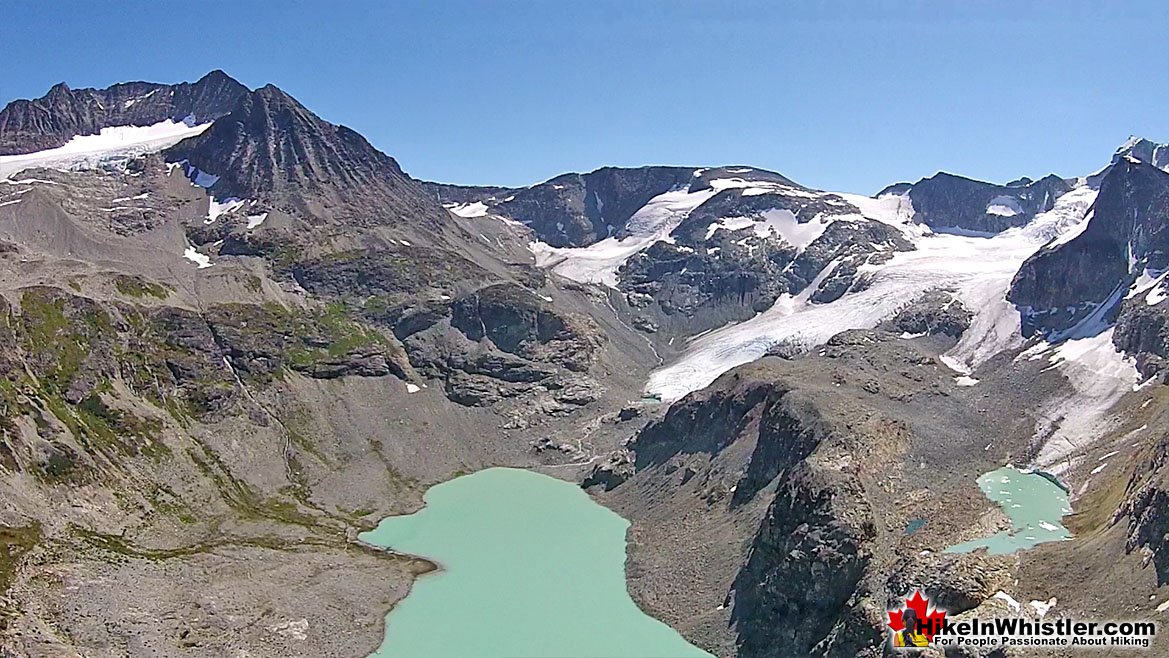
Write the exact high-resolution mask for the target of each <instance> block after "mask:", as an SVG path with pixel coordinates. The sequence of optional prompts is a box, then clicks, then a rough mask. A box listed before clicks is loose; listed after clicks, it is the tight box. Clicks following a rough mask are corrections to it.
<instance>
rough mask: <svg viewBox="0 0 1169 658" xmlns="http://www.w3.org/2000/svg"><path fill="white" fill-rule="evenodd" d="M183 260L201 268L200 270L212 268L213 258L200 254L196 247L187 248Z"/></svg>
mask: <svg viewBox="0 0 1169 658" xmlns="http://www.w3.org/2000/svg"><path fill="white" fill-rule="evenodd" d="M183 258H186V259H187V260H189V261H191V262H192V263H194V264H196V265H198V266H199V269H204V268H207V267H211V257H210V256H208V255H206V254H201V253H199V252H198V251H197V250H196V249H195V248H194V247H187V250H186V251H184V252H183Z"/></svg>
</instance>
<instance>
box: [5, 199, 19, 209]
mask: <svg viewBox="0 0 1169 658" xmlns="http://www.w3.org/2000/svg"><path fill="white" fill-rule="evenodd" d="M23 200H24V199H13V200H12V201H4V202H3V203H0V208H3V207H4V206H12V205H16V204H18V203H20V202H21V201H23Z"/></svg>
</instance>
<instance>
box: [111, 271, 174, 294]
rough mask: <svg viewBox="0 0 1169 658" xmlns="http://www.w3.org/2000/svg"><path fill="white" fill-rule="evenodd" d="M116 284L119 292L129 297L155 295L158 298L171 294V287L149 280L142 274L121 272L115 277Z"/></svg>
mask: <svg viewBox="0 0 1169 658" xmlns="http://www.w3.org/2000/svg"><path fill="white" fill-rule="evenodd" d="M114 286H115V287H117V289H118V292H120V293H122V294H123V295H126V296H127V297H139V298H140V297H154V298H156V299H166V298H167V297H169V296H170V293H171V288H170V287H169V286H165V285H163V284H161V283H154V282H152V281H147V280H146V279H143V278H142V277H140V276H133V275H130V274H119V275H118V276H117V277H116V278H115V279H114Z"/></svg>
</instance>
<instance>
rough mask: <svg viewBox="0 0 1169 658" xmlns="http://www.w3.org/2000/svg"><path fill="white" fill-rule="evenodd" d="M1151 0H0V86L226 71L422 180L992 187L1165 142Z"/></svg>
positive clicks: (1163, 85) (1168, 134) (1076, 170)
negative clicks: (773, 176)
mask: <svg viewBox="0 0 1169 658" xmlns="http://www.w3.org/2000/svg"><path fill="white" fill-rule="evenodd" d="M1121 4H1123V6H1121V7H1114V6H1112V5H1121ZM1166 4H1167V3H1158V2H1148V3H1142V2H1129V3H1106V2H1104V1H1103V0H1100V1H1098V2H1091V3H1088V2H1076V1H1074V0H1066V1H1064V2H1058V3H1057V2H1037V3H1018V2H1002V3H993V2H982V3H962V4H958V3H954V4H948V3H941V2H924V1H919V2H891V1H885V2H869V3H845V2H832V1H826V2H810V1H809V2H792V3H780V2H767V3H763V2H736V3H725V2H718V1H715V0H707V1H705V2H668V3H667V2H651V1H648V0H645V1H638V0H626V1H624V2H608V1H599V0H598V1H592V2H571V3H570V2H553V1H551V0H547V1H530V2H508V1H495V2H486V1H483V2H442V1H440V0H430V1H418V2H388V1H387V2H231V3H227V2H218V1H215V0H200V1H199V2H164V1H158V2H125V3H98V2H64V1H62V2H14V1H12V0H0V103H7V102H8V101H9V100H11V99H13V98H28V97H37V96H41V95H43V94H44V93H45V92H46V91H47V90H48V88H49V87H50V86H51V85H52V84H53V83H56V82H59V81H62V80H63V81H65V82H67V83H68V84H69V85H70V86H71V87H74V88H79V87H87V86H98V87H104V86H107V85H109V84H112V83H115V82H120V81H127V80H138V79H141V80H152V81H160V82H178V81H182V80H195V79H197V78H199V77H200V76H201V75H203V74H204V73H206V72H207V71H209V70H211V69H214V68H222V69H224V70H225V71H227V72H228V73H229V74H231V75H232V76H234V77H236V78H237V79H239V80H240V81H241V82H243V83H244V84H247V85H248V86H250V87H258V86H261V85H263V84H265V83H268V82H271V83H274V84H276V85H277V86H279V87H281V88H282V89H284V90H286V91H288V92H289V93H291V94H292V95H293V96H295V97H297V98H298V99H299V100H300V101H301V102H302V103H304V104H305V105H306V106H308V107H309V108H310V109H311V110H313V111H314V112H316V113H317V114H319V115H321V116H322V117H324V118H325V119H328V120H330V121H333V122H335V123H343V124H345V125H348V126H350V127H352V128H354V129H356V130H358V131H359V132H361V133H362V134H364V135H365V136H366V137H367V138H369V140H370V141H371V142H373V144H374V145H375V146H377V147H379V148H381V149H382V150H384V151H386V152H387V153H389V154H390V155H393V156H394V157H396V158H397V159H398V161H399V162H400V163H401V164H402V166H403V168H404V169H406V171H408V172H410V173H411V174H412V175H414V176H416V177H420V178H426V179H431V180H442V181H448V182H457V183H482V184H500V185H524V184H529V183H533V182H537V181H540V180H544V179H547V178H550V177H552V176H554V175H556V174H558V173H562V172H565V171H588V170H591V169H594V168H596V167H600V166H604V165H623V166H634V165H641V164H679V165H716V164H751V165H755V166H759V167H764V168H768V169H774V170H776V171H780V172H782V173H784V174H786V175H787V176H789V177H791V178H793V179H795V180H797V181H799V182H801V183H804V184H806V185H810V186H814V187H820V188H825V189H833V190H845V191H855V192H867V193H871V192H875V191H877V190H878V189H880V188H881V187H883V186H884V185H886V184H888V183H892V182H896V181H899V180H916V179H918V178H921V177H923V176H929V175H931V174H933V173H934V172H936V171H938V170H946V171H951V172H954V173H960V174H963V175H967V176H972V177H975V178H981V179H986V180H993V181H1000V182H1005V181H1007V180H1010V179H1013V178H1016V177H1018V176H1022V175H1029V176H1032V177H1038V176H1041V175H1044V174H1046V173H1049V172H1055V173H1058V174H1060V175H1065V176H1071V175H1079V174H1085V173H1090V172H1091V171H1094V170H1096V169H1098V168H1100V167H1101V166H1103V165H1104V164H1106V163H1107V161H1108V159H1109V157H1110V155H1111V153H1112V151H1113V150H1114V149H1115V148H1116V147H1117V146H1118V145H1119V144H1120V143H1121V142H1123V141H1124V140H1125V139H1126V138H1127V137H1128V135H1129V134H1139V135H1143V136H1147V137H1149V138H1151V139H1159V140H1161V141H1166V140H1169V66H1167V65H1166V59H1167V56H1166V54H1165V51H1164V44H1165V38H1164V28H1165V27H1166V26H1167V25H1169V7H1167V6H1166ZM1020 5H1025V6H1020Z"/></svg>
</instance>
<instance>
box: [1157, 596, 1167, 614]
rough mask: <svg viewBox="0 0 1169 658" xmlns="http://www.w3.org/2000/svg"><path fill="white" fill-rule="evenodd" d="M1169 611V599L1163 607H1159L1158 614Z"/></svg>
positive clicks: (1162, 604)
mask: <svg viewBox="0 0 1169 658" xmlns="http://www.w3.org/2000/svg"><path fill="white" fill-rule="evenodd" d="M1166 610H1169V599H1166V600H1165V601H1164V602H1163V603H1161V605H1159V606H1157V612H1165V611H1166Z"/></svg>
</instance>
